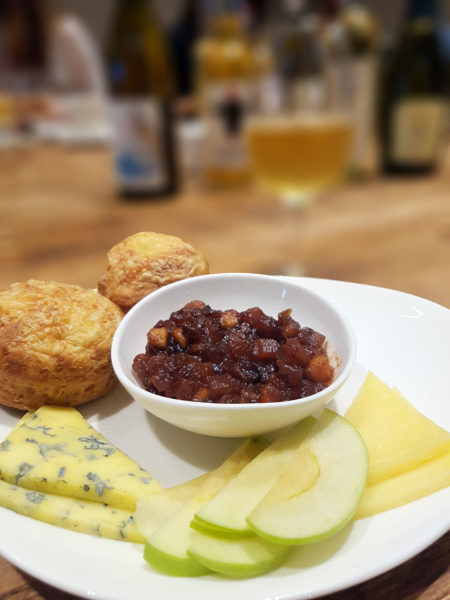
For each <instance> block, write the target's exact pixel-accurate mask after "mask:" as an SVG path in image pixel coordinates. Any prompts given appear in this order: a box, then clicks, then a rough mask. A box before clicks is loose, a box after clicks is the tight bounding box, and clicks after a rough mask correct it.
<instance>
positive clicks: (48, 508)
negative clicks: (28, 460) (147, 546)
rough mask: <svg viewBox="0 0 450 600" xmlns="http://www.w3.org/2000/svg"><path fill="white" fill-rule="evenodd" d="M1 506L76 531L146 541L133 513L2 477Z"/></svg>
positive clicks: (114, 538)
mask: <svg viewBox="0 0 450 600" xmlns="http://www.w3.org/2000/svg"><path fill="white" fill-rule="evenodd" d="M0 506H3V507H4V508H8V509H10V510H13V511H15V512H17V513H19V514H22V515H26V516H28V517H32V518H33V519H37V520H38V521H43V522H44V523H49V524H51V525H56V526H58V527H64V528H65V529H70V530H72V531H79V532H81V533H88V534H91V535H95V536H98V537H105V538H110V539H113V540H121V541H127V542H137V543H144V541H145V540H144V538H143V536H142V534H141V533H140V532H139V530H138V529H137V527H136V524H135V522H134V519H133V515H132V514H131V513H130V512H127V511H125V510H121V509H118V508H113V507H111V506H107V505H106V504H101V503H100V502H93V501H92V500H83V501H81V500H77V499H74V498H67V497H65V496H57V495H55V494H45V493H43V492H37V491H35V490H28V489H26V488H22V487H19V486H17V485H12V484H10V483H7V482H6V481H1V480H0Z"/></svg>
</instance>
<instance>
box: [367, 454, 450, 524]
mask: <svg viewBox="0 0 450 600" xmlns="http://www.w3.org/2000/svg"><path fill="white" fill-rule="evenodd" d="M449 485H450V448H449V450H448V451H447V452H446V453H444V454H441V456H437V457H435V458H433V459H432V460H429V461H427V462H425V463H422V464H421V465H419V466H418V467H416V468H415V469H411V470H410V471H406V472H405V473H401V474H400V475H397V476H396V477H391V478H390V479H386V480H385V481H380V482H378V483H375V484H374V485H370V486H368V487H367V488H366V489H365V491H364V494H363V497H362V501H361V504H360V506H359V508H358V512H357V513H356V516H355V519H363V518H364V517H370V516H371V515H376V514H378V513H381V512H384V511H385V510H390V509H391V508H396V507H397V506H403V505H404V504H407V503H409V502H413V501H414V500H418V499H419V498H423V497H425V496H428V495H429V494H432V493H434V492H437V491H439V490H442V489H444V488H446V487H447V486H449Z"/></svg>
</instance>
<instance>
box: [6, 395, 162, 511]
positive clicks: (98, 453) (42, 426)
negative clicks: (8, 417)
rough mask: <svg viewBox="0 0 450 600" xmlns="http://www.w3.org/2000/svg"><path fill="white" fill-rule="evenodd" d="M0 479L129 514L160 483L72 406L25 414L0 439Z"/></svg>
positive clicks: (53, 407) (47, 407) (48, 407)
mask: <svg viewBox="0 0 450 600" xmlns="http://www.w3.org/2000/svg"><path fill="white" fill-rule="evenodd" d="M0 479H3V480H4V481H7V482H8V483H10V484H13V485H17V486H19V487H24V488H27V489H29V490H35V491H37V492H44V493H51V494H56V495H61V496H69V497H71V498H78V499H80V500H92V501H96V502H99V503H104V504H108V505H109V506H112V507H115V508H120V509H123V510H126V511H129V512H130V513H132V512H134V511H135V509H136V502H137V499H138V498H141V497H145V496H146V495H148V494H150V493H152V492H155V491H159V490H160V489H161V486H160V485H159V483H158V482H157V481H156V480H155V479H153V478H152V476H151V475H150V474H149V473H148V472H147V471H145V470H144V469H143V468H141V467H140V466H139V465H138V464H137V463H136V462H135V461H134V460H132V459H131V458H130V457H129V456H127V455H126V454H124V453H123V452H122V451H121V450H119V449H118V448H116V447H115V446H114V445H113V444H112V443H111V442H110V441H109V440H107V439H106V438H105V437H104V436H102V435H101V434H100V433H99V432H98V431H96V430H95V429H94V427H92V425H90V424H89V423H88V422H87V421H86V420H85V419H84V418H83V416H82V415H81V414H80V413H79V412H78V411H77V410H76V409H75V408H71V407H60V406H42V407H41V408H39V409H38V410H37V411H35V412H33V413H26V414H25V415H24V416H23V417H22V419H21V420H20V421H19V423H18V424H17V426H16V427H15V428H14V429H13V431H12V432H11V433H10V434H9V435H8V436H7V438H6V439H5V440H4V441H3V442H2V443H1V444H0Z"/></svg>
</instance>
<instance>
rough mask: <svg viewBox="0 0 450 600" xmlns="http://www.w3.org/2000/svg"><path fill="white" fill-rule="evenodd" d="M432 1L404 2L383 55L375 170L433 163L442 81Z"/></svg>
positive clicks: (423, 168) (442, 107)
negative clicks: (392, 42) (393, 40)
mask: <svg viewBox="0 0 450 600" xmlns="http://www.w3.org/2000/svg"><path fill="white" fill-rule="evenodd" d="M438 28H439V22H438V16H437V8H436V2H434V1H433V0H410V1H409V2H408V5H407V13H406V22H405V24H404V26H403V29H402V31H401V34H400V37H399V40H398V43H397V45H396V46H395V47H394V48H393V49H392V50H391V51H390V52H389V53H387V54H386V55H385V56H384V60H383V65H382V72H381V82H380V101H379V119H378V120H379V127H380V145H381V148H380V150H381V168H382V171H383V172H385V173H394V174H405V175H414V174H425V173H429V172H432V171H433V170H434V169H435V167H436V166H437V165H438V163H439V156H440V151H441V148H442V138H443V133H444V127H445V121H446V112H447V96H446V94H447V87H448V86H447V82H446V73H445V65H444V60H443V57H442V55H441V51H440V46H439V33H438Z"/></svg>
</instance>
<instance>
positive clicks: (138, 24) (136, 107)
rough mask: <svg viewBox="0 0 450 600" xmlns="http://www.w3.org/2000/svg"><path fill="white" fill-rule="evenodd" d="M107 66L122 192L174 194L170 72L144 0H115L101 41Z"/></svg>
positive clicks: (157, 29) (160, 34) (129, 194)
mask: <svg viewBox="0 0 450 600" xmlns="http://www.w3.org/2000/svg"><path fill="white" fill-rule="evenodd" d="M106 68H107V79H108V86H109V95H110V114H111V120H112V125H113V132H114V153H115V165H116V175H117V179H118V185H119V188H120V191H121V193H122V195H124V196H127V197H140V198H147V197H155V196H164V195H167V194H173V193H174V192H175V191H176V188H177V169H176V148H175V141H174V139H175V136H174V124H173V117H172V95H173V87H174V84H173V70H172V66H171V61H170V57H169V52H168V49H167V45H166V41H165V38H164V35H163V32H162V31H161V29H160V27H159V24H158V23H157V21H156V19H155V16H154V14H153V13H152V11H151V9H150V5H149V3H148V2H147V1H146V0H119V2H118V4H117V10H116V14H115V17H114V19H113V23H112V28H111V32H110V37H109V41H108V43H107V45H106Z"/></svg>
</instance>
